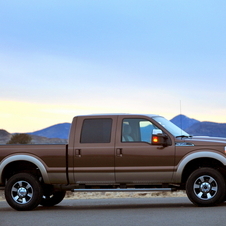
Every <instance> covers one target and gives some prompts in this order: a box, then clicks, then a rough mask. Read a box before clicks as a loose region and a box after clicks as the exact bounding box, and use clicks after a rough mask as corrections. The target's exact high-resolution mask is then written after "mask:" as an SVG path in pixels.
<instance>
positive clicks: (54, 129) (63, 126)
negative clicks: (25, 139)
mask: <svg viewBox="0 0 226 226" xmlns="http://www.w3.org/2000/svg"><path fill="white" fill-rule="evenodd" d="M70 128H71V124H70V123H60V124H56V125H53V126H50V127H47V128H45V129H42V130H38V131H35V132H33V133H28V134H30V135H36V136H42V137H48V138H60V139H68V134H69V130H70Z"/></svg>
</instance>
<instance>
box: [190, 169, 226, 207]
mask: <svg viewBox="0 0 226 226" xmlns="http://www.w3.org/2000/svg"><path fill="white" fill-rule="evenodd" d="M225 188H226V186H225V180H224V178H223V176H222V174H221V173H220V172H219V171H217V170H215V169H212V168H200V169H197V170H195V171H194V172H193V173H192V174H191V175H190V176H189V178H188V180H187V183H186V192H187V196H188V198H189V199H190V200H191V202H193V203H194V204H195V205H197V206H214V205H217V204H219V203H221V202H222V201H223V200H224V197H225V193H226V192H225Z"/></svg>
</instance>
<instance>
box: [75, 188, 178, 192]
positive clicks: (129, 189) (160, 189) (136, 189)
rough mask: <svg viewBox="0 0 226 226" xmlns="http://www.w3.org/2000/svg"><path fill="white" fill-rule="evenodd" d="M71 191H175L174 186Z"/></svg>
mask: <svg viewBox="0 0 226 226" xmlns="http://www.w3.org/2000/svg"><path fill="white" fill-rule="evenodd" d="M72 191H73V192H151V191H176V189H174V188H115V189H113V188H110V189H106V188H103V189H101V188H100V189H89V188H87V189H83V188H81V189H80V188H78V189H72Z"/></svg>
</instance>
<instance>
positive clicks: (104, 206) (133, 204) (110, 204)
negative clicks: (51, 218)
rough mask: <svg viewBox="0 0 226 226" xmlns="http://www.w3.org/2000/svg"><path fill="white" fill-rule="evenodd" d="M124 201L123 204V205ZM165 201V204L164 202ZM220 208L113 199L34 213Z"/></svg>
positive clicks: (70, 202) (75, 202) (71, 203)
mask: <svg viewBox="0 0 226 226" xmlns="http://www.w3.org/2000/svg"><path fill="white" fill-rule="evenodd" d="M123 201H125V203H123ZM164 201H165V202H164ZM181 207H183V208H222V207H226V203H222V204H221V205H218V206H214V207H196V206H195V205H193V204H192V203H191V202H190V201H189V200H188V199H186V198H185V199H182V200H181V202H178V201H177V200H176V201H175V203H174V202H173V200H161V201H160V202H156V200H155V201H154V202H152V200H151V199H149V202H147V201H143V202H142V201H141V200H139V201H137V200H136V201H134V199H133V200H131V201H128V199H127V200H125V199H124V200H120V199H118V200H117V199H114V200H112V201H111V200H107V201H106V200H104V201H103V200H99V199H96V200H95V201H94V200H91V202H89V200H85V201H84V200H83V201H82V202H80V201H79V200H66V201H63V202H62V203H60V204H59V205H57V206H53V207H43V206H38V207H37V208H36V209H35V210H36V211H42V210H49V211H62V210H65V211H66V210H77V211H80V210H116V209H124V210H125V209H155V210H156V209H169V208H170V209H179V208H181Z"/></svg>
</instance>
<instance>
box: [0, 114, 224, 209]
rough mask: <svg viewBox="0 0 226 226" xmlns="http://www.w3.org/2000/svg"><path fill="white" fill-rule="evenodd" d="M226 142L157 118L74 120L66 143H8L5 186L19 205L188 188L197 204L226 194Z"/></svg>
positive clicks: (1, 153)
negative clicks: (69, 195)
mask: <svg viewBox="0 0 226 226" xmlns="http://www.w3.org/2000/svg"><path fill="white" fill-rule="evenodd" d="M225 178H226V139H223V138H210V137H192V136H190V135H189V134H187V133H186V132H184V131H183V130H181V129H180V128H178V127H177V126H175V125H174V124H173V123H171V122H170V121H168V120H166V119H165V118H163V117H161V116H158V115H131V114H117V115H114V114H113V115H89V116H77V117H74V119H73V122H72V125H71V130H70V135H69V143H68V144H67V145H1V146H0V186H1V187H5V197H6V200H7V202H8V204H9V205H10V206H11V207H12V208H14V209H16V210H32V209H34V208H36V207H37V206H38V205H39V204H40V205H43V206H53V205H56V204H58V203H59V202H61V201H62V200H63V198H64V196H65V192H66V191H74V192H76V191H77V192H84V191H90V192H91V191H103V192H105V191H117V192H119V191H123V192H125V191H128V192H131V191H135V192H136V191H175V190H186V192H187V195H188V197H189V199H190V200H191V201H192V202H193V203H194V204H195V205H197V206H211V205H217V204H219V203H221V202H224V200H225V199H226V185H225Z"/></svg>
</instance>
